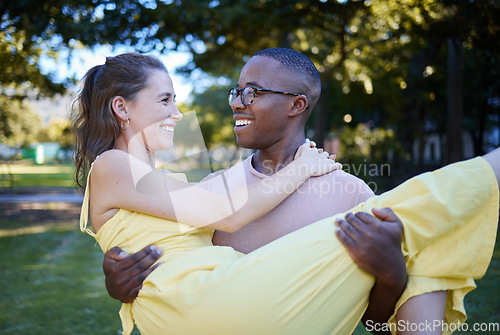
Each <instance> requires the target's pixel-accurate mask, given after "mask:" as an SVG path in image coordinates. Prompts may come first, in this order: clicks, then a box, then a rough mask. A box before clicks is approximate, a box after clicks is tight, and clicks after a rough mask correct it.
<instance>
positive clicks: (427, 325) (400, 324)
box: [365, 320, 500, 334]
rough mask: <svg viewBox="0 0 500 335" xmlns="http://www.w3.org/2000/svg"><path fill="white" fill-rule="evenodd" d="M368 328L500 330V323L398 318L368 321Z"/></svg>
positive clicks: (472, 331) (417, 330) (386, 330)
mask: <svg viewBox="0 0 500 335" xmlns="http://www.w3.org/2000/svg"><path fill="white" fill-rule="evenodd" d="M365 327H366V330H367V331H369V332H389V331H391V332H393V333H399V332H418V333H420V332H422V333H423V332H455V331H461V332H467V333H471V334H472V333H481V332H495V333H498V332H500V323H498V322H489V323H486V322H483V323H472V324H468V323H462V322H460V321H458V322H457V323H446V322H444V321H443V320H432V321H428V320H426V321H425V322H409V321H406V320H398V321H397V322H396V323H389V324H387V323H377V322H373V321H371V320H368V321H367V322H366V325H365Z"/></svg>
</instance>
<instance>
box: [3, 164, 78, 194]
mask: <svg viewBox="0 0 500 335" xmlns="http://www.w3.org/2000/svg"><path fill="white" fill-rule="evenodd" d="M74 169H75V168H74V165H73V164H62V165H27V164H12V165H11V166H10V173H12V176H13V178H14V188H16V187H33V186H34V187H37V186H38V187H40V186H43V187H53V186H55V187H74V181H73V173H74ZM6 187H10V176H9V170H8V168H7V166H6V165H5V164H2V165H0V188H6Z"/></svg>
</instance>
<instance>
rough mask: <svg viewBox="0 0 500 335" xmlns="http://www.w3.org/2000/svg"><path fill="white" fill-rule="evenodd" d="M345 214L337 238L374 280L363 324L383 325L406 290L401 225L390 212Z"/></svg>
mask: <svg viewBox="0 0 500 335" xmlns="http://www.w3.org/2000/svg"><path fill="white" fill-rule="evenodd" d="M373 214H374V215H375V216H376V217H374V216H372V215H370V214H368V213H363V212H359V213H356V214H352V213H348V214H347V215H346V217H345V220H342V219H341V220H338V221H337V222H336V223H337V225H338V227H339V228H338V229H337V237H338V238H339V240H340V242H341V243H342V244H343V245H344V246H345V247H346V249H347V251H348V253H349V255H350V256H351V258H352V259H353V261H354V262H355V263H356V264H357V265H358V266H359V267H360V268H361V269H362V270H364V271H366V272H368V273H370V274H371V275H373V276H374V277H375V286H374V287H373V289H372V292H371V294H370V301H369V305H368V308H367V310H366V312H365V314H364V315H363V319H362V320H363V323H364V324H365V325H366V322H367V321H368V320H370V322H373V323H386V322H387V321H388V320H389V318H390V316H391V315H392V314H393V313H394V308H395V306H396V303H397V301H398V300H399V298H400V296H401V294H402V293H403V291H404V289H405V287H406V280H407V278H406V263H405V259H404V257H403V253H402V251H401V240H402V234H403V225H402V224H401V221H400V220H399V218H398V217H397V216H396V214H394V212H393V211H392V210H391V209H389V208H385V209H374V210H373Z"/></svg>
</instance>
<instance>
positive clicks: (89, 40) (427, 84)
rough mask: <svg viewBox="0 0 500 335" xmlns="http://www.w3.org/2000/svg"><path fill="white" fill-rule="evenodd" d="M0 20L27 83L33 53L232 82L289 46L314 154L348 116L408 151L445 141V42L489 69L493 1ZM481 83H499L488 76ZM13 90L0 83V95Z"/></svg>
mask: <svg viewBox="0 0 500 335" xmlns="http://www.w3.org/2000/svg"><path fill="white" fill-rule="evenodd" d="M0 15H1V16H0V18H1V24H0V36H3V37H2V38H3V39H2V38H0V48H2V46H6V48H5V50H7V51H4V53H5V54H6V55H8V56H9V57H10V58H11V59H17V58H16V57H17V56H16V55H17V54H20V53H21V52H23V53H24V52H25V54H24V56H23V57H21V58H22V59H19V62H23V59H25V60H26V61H25V65H27V66H26V69H32V70H33V73H37V71H38V70H39V69H38V67H37V60H38V57H39V55H40V54H41V53H43V52H45V53H52V54H57V50H60V48H61V47H63V48H69V49H71V48H75V47H78V46H80V45H87V46H92V45H95V44H97V43H110V44H116V43H124V44H126V45H132V46H134V47H136V48H137V50H139V51H151V50H153V49H156V50H163V49H187V50H189V51H191V52H193V55H194V57H193V61H192V62H191V63H189V64H187V66H186V67H185V68H184V69H183V71H184V72H186V73H190V72H191V71H193V70H194V69H196V68H200V69H202V70H203V71H206V72H207V73H210V74H212V75H216V76H220V75H224V76H227V77H228V78H230V79H235V78H236V77H237V75H238V73H239V70H240V68H241V66H242V65H243V62H244V61H245V60H246V59H248V57H249V56H251V55H252V54H253V53H255V52H256V51H258V50H260V49H263V48H267V47H276V46H284V47H292V48H294V49H297V50H299V51H301V52H303V53H305V54H306V55H307V56H309V57H310V58H311V59H312V60H313V61H314V62H315V64H316V65H317V67H318V69H319V70H320V73H321V77H322V81H323V94H322V98H321V100H320V102H319V104H318V106H317V108H316V111H315V116H314V118H315V120H316V122H315V123H313V124H312V127H313V128H314V134H315V139H316V141H317V142H318V143H319V144H320V145H321V142H322V139H323V137H324V136H325V134H326V133H327V131H329V130H331V128H332V127H333V128H335V127H336V126H335V120H339V119H340V120H341V118H342V116H343V115H344V114H347V113H350V114H352V115H353V118H354V119H353V124H355V123H363V122H367V121H371V122H372V123H373V124H374V125H376V126H382V127H388V126H390V127H393V128H394V129H395V131H396V133H397V137H398V138H400V139H401V140H402V143H403V145H404V147H405V148H406V150H407V152H410V150H411V148H412V144H413V141H414V140H415V139H420V141H421V140H422V139H423V129H424V127H426V126H427V125H428V124H429V123H433V124H435V125H436V126H435V127H436V128H438V129H439V130H440V131H443V132H444V128H445V126H444V124H445V119H446V118H445V117H444V116H441V115H439V110H443V109H442V107H443V106H445V105H446V90H443V89H442V88H445V87H446V75H445V74H446V68H447V66H446V62H444V63H443V61H442V59H443V57H444V55H445V48H446V46H447V41H448V40H450V39H451V40H454V41H457V42H458V44H461V45H462V47H464V56H465V58H464V62H465V63H464V64H471V63H472V62H476V63H478V64H484V63H487V62H484V61H483V60H481V59H479V58H478V57H477V56H474V53H475V52H476V53H479V52H481V54H482V55H483V56H485V57H488V58H489V61H488V62H489V63H490V64H497V63H498V59H499V51H500V50H499V48H500V47H499V46H498V43H497V40H498V33H499V31H500V23H499V21H498V20H497V19H496V18H498V17H499V16H500V4H499V3H498V1H496V0H476V1H469V0H454V1H452V0H418V1H417V0H371V1H361V0H344V1H334V0H313V1H304V0H293V1H289V0H288V1H284V0H278V1H271V0H261V1H240V2H236V1H227V0H193V1H189V3H188V2H187V1H180V0H175V1H174V0H170V1H154V0H149V1H124V0H117V1H103V0H94V1H85V0H72V1H70V2H68V1H64V2H63V1H62V0H57V1H48V0H42V1H37V2H36V3H35V2H34V1H33V0H24V1H17V2H15V1H11V2H8V3H2V4H1V5H0ZM2 41H3V44H2ZM12 45H15V46H14V47H13V46H12ZM13 50H14V51H13ZM471 50H472V51H473V52H471ZM469 55H470V56H471V58H467V57H468V56H469ZM5 64H8V62H3V63H2V64H1V65H0V66H4V67H5V66H6V65H5ZM19 64H21V63H19ZM462 66H463V65H462ZM16 68H17V69H19V68H22V66H18V65H16ZM459 68H461V66H460V65H457V66H456V67H454V69H459ZM9 71H10V70H8V69H7V70H6V71H5V72H6V73H7V74H10V75H11V76H12V77H15V76H16V73H15V72H12V71H10V72H9ZM23 71H24V70H23ZM23 71H21V72H20V73H21V74H22V73H23ZM454 71H456V70H454ZM454 71H452V72H450V73H453V72H454ZM485 77H486V76H485ZM19 78H21V79H22V78H23V77H22V76H19ZM24 78H27V76H25V77H24ZM40 78H45V79H47V80H46V81H44V80H41V81H40V83H39V84H36V83H37V81H34V82H33V83H32V84H30V85H34V86H36V87H38V89H39V90H40V92H45V91H44V90H43V89H42V88H45V89H46V91H47V92H50V91H51V89H50V87H51V86H50V83H51V78H50V76H48V75H46V76H44V75H41V77H40ZM479 80H480V79H479ZM488 81H489V82H498V76H497V73H496V74H494V75H492V76H491V78H489V79H488ZM13 82H16V81H15V80H10V81H9V80H8V79H5V80H4V79H2V81H1V82H0V83H1V85H2V89H4V88H5V87H6V86H8V85H9V83H13ZM19 82H21V83H24V84H28V81H27V80H24V81H22V80H21V81H19ZM484 82H486V79H485V81H484ZM44 83H45V84H44ZM37 85H38V86H37ZM465 85H468V83H467V82H466V83H465ZM63 86H64V85H63ZM55 88H61V86H57V85H56V86H55ZM55 88H54V89H52V91H54V90H55ZM4 91H5V92H6V91H7V90H4ZM464 92H467V90H464ZM487 95H488V97H484V98H483V100H482V102H483V103H486V105H487V107H485V108H483V109H482V110H483V111H486V113H490V112H491V111H492V110H496V109H495V108H494V107H491V106H492V101H497V100H498V91H494V90H488V93H487ZM466 96H468V95H466ZM453 98H454V101H459V100H461V99H462V97H460V96H454V97H453ZM451 101H452V100H450V102H451ZM469 105H470V103H469V102H468V101H465V102H464V106H469ZM451 110H453V109H451ZM486 119H487V117H486ZM466 120H467V116H466ZM456 124H458V125H460V122H457V123H456ZM469 124H472V122H466V125H469ZM453 133H457V131H454V132H453ZM478 137H479V135H477V134H476V135H475V138H478ZM478 141H482V140H477V142H478ZM450 142H453V141H450Z"/></svg>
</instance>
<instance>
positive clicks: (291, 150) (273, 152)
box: [251, 138, 305, 176]
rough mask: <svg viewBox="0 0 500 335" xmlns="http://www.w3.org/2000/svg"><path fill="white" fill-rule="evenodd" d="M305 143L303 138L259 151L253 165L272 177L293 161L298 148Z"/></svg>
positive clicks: (254, 157)
mask: <svg viewBox="0 0 500 335" xmlns="http://www.w3.org/2000/svg"><path fill="white" fill-rule="evenodd" d="M304 141H305V139H304V138H301V139H297V140H296V141H294V142H290V143H286V144H277V145H275V146H273V147H271V148H267V149H259V150H257V152H256V153H255V154H254V155H253V156H252V160H251V164H252V166H253V167H254V169H255V170H257V171H259V172H260V173H262V174H265V175H268V176H270V175H272V174H274V173H276V172H277V171H279V170H281V169H282V168H284V167H285V166H287V165H288V164H290V162H291V161H293V158H294V156H295V153H296V152H297V148H298V147H299V146H301V145H302V144H304Z"/></svg>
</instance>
